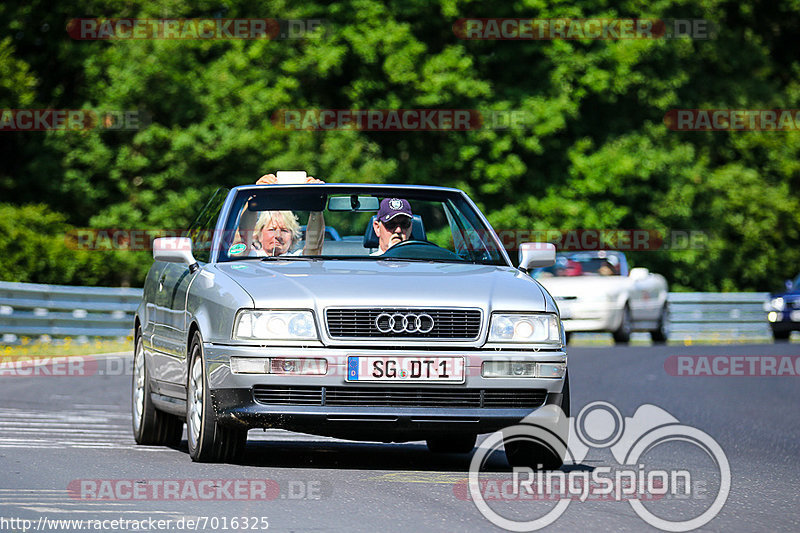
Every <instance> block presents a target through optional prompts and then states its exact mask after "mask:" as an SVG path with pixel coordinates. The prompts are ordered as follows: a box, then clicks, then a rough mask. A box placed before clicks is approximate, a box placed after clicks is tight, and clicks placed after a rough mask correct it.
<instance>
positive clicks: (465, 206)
mask: <svg viewBox="0 0 800 533" xmlns="http://www.w3.org/2000/svg"><path fill="white" fill-rule="evenodd" d="M365 191H366V192H365ZM378 215H380V218H378ZM312 258H324V259H341V260H353V259H360V260H375V261H377V260H397V261H439V262H454V263H476V264H492V265H503V266H508V263H507V262H506V260H505V257H504V254H503V252H502V251H501V249H500V247H499V245H498V244H497V243H496V241H495V240H494V238H493V232H492V230H491V229H490V228H488V227H487V226H485V225H484V224H483V222H482V221H481V219H480V218H479V216H478V214H477V213H476V212H475V210H474V209H473V208H472V207H471V205H470V204H469V203H468V202H467V201H466V200H465V199H464V198H463V197H462V196H461V195H460V194H457V193H454V192H449V191H436V190H434V191H431V190H427V191H421V190H418V189H417V190H381V191H376V190H372V191H370V190H369V189H366V190H364V189H361V190H359V189H357V188H353V187H349V188H342V187H327V186H324V185H304V186H297V187H272V186H265V187H258V188H248V189H243V190H240V191H238V193H237V196H236V197H235V199H234V202H233V207H232V210H231V212H230V215H229V216H228V220H227V221H226V223H225V229H224V231H223V238H222V243H221V249H220V254H219V261H221V262H227V261H244V260H262V261H270V260H275V259H281V260H284V259H297V260H308V259H312Z"/></svg>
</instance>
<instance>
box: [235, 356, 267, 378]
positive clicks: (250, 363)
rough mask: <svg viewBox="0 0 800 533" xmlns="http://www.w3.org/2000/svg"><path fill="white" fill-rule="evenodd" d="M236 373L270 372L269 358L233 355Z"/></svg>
mask: <svg viewBox="0 0 800 533" xmlns="http://www.w3.org/2000/svg"><path fill="white" fill-rule="evenodd" d="M231 372H233V373H234V374H268V373H269V359H267V358H264V357H231Z"/></svg>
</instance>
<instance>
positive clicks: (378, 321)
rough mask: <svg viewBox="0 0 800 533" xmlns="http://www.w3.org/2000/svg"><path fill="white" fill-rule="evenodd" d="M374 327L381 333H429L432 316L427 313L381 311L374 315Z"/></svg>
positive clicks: (431, 326)
mask: <svg viewBox="0 0 800 533" xmlns="http://www.w3.org/2000/svg"><path fill="white" fill-rule="evenodd" d="M375 327H376V328H378V331H380V332H381V333H430V332H431V330H432V329H433V318H432V317H431V315H429V314H427V313H420V314H416V313H408V314H402V313H393V314H389V313H381V314H379V315H378V316H377V317H375Z"/></svg>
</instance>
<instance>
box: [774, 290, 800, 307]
mask: <svg viewBox="0 0 800 533" xmlns="http://www.w3.org/2000/svg"><path fill="white" fill-rule="evenodd" d="M772 298H783V300H784V301H785V302H786V303H787V304H796V303H800V292H794V291H792V292H778V293H772V294H771V295H770V299H772Z"/></svg>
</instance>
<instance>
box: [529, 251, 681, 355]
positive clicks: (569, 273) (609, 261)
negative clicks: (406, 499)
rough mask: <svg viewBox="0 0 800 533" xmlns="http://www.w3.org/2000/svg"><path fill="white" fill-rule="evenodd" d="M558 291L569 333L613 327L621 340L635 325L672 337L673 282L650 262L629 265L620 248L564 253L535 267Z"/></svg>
mask: <svg viewBox="0 0 800 533" xmlns="http://www.w3.org/2000/svg"><path fill="white" fill-rule="evenodd" d="M532 276H533V277H534V278H535V279H536V280H537V281H539V283H541V284H542V285H543V286H544V287H545V288H546V289H547V290H548V291H549V292H550V294H551V295H552V296H553V298H554V299H555V300H556V303H557V304H558V308H559V310H560V311H561V320H562V321H563V323H564V329H565V331H566V332H567V335H569V334H570V333H574V332H578V331H608V332H611V333H612V334H613V335H614V340H615V341H616V342H618V343H626V342H628V341H629V340H630V336H631V332H632V331H649V332H650V335H651V336H652V338H653V342H659V343H660V342H664V341H665V340H666V339H667V327H668V317H667V282H666V280H665V279H664V276H661V275H659V274H653V273H651V272H650V271H649V270H648V269H646V268H633V269H630V271H629V270H628V262H627V261H626V260H625V255H623V254H622V253H621V252H615V251H605V250H601V251H593V252H570V253H560V254H558V257H557V258H556V264H555V265H554V266H552V267H547V268H540V269H537V270H535V271H534V272H533V273H532Z"/></svg>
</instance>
